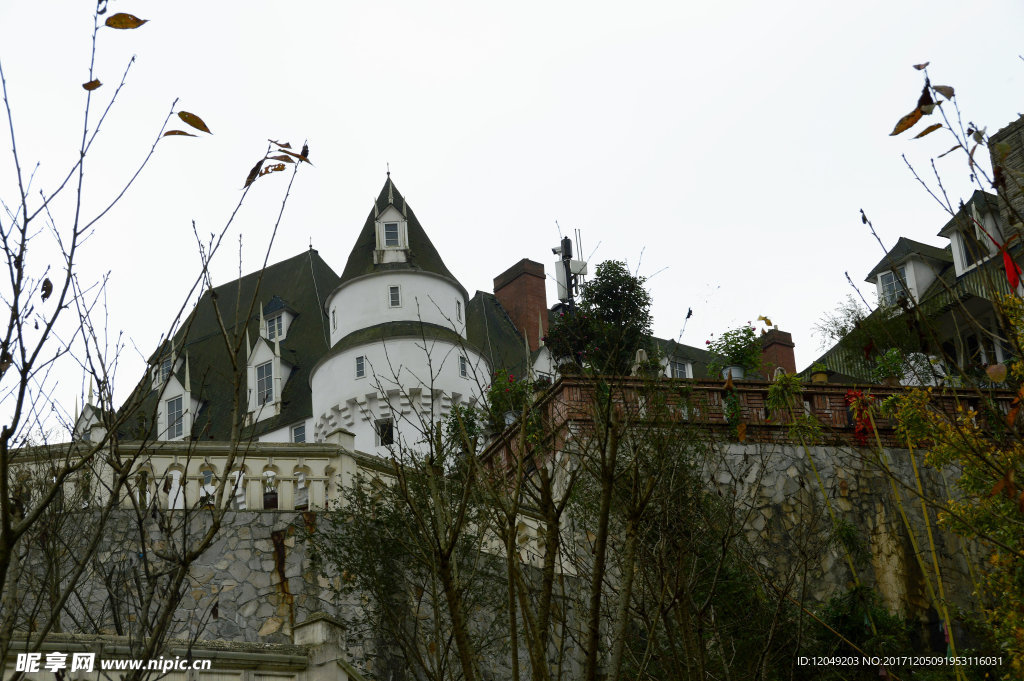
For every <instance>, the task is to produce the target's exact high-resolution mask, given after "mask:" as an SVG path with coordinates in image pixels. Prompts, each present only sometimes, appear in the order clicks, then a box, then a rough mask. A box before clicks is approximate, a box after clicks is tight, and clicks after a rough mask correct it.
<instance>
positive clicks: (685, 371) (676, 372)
mask: <svg viewBox="0 0 1024 681" xmlns="http://www.w3.org/2000/svg"><path fill="white" fill-rule="evenodd" d="M668 368H669V372H670V373H669V375H670V376H671V377H672V378H689V377H690V372H689V367H688V366H687V363H686V362H680V361H678V360H672V361H670V362H669V363H668Z"/></svg>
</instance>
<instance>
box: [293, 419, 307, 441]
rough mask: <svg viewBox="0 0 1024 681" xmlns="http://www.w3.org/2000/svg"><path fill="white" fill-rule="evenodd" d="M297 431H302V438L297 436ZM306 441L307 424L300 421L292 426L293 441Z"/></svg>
mask: <svg viewBox="0 0 1024 681" xmlns="http://www.w3.org/2000/svg"><path fill="white" fill-rule="evenodd" d="M297 433H302V439H301V440H299V439H297V437H296V434H297ZM305 441H306V424H305V423H300V424H299V425H297V426H292V442H305Z"/></svg>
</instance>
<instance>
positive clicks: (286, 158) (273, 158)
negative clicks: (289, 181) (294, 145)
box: [267, 154, 295, 163]
mask: <svg viewBox="0 0 1024 681" xmlns="http://www.w3.org/2000/svg"><path fill="white" fill-rule="evenodd" d="M267 158H269V159H270V160H271V161H284V162H285V163H295V161H293V160H292V159H291V157H289V156H285V155H284V154H281V155H280V156H268V157H267Z"/></svg>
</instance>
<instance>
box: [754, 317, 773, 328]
mask: <svg viewBox="0 0 1024 681" xmlns="http://www.w3.org/2000/svg"><path fill="white" fill-rule="evenodd" d="M757 321H759V322H764V324H765V326H775V325H774V324H772V320H770V319H768V318H767V317H765V316H764V315H761V316H760V317H758V318H757Z"/></svg>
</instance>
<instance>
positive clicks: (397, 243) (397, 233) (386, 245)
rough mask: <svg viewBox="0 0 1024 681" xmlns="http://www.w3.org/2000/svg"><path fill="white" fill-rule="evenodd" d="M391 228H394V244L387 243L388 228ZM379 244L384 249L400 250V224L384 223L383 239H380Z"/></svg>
mask: <svg viewBox="0 0 1024 681" xmlns="http://www.w3.org/2000/svg"><path fill="white" fill-rule="evenodd" d="M391 226H394V228H395V242H394V243H388V227H391ZM381 243H382V244H383V245H384V248H401V247H402V223H400V222H385V223H384V231H383V238H382V239H381Z"/></svg>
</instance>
